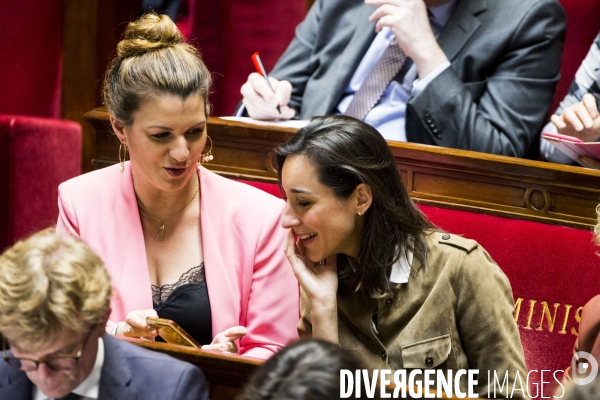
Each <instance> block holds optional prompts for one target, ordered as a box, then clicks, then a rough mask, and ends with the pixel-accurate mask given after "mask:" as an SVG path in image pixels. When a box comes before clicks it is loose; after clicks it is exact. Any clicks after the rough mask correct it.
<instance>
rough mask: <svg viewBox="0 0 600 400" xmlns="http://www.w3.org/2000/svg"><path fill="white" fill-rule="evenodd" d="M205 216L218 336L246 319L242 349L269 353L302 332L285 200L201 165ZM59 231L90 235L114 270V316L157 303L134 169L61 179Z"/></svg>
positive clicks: (202, 212)
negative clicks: (287, 247)
mask: <svg viewBox="0 0 600 400" xmlns="http://www.w3.org/2000/svg"><path fill="white" fill-rule="evenodd" d="M198 174H199V177H200V188H201V189H200V190H201V197H200V215H201V218H200V220H201V221H200V223H201V229H202V248H203V252H204V265H205V277H206V284H207V287H208V296H209V299H210V305H211V318H212V332H213V337H214V336H215V335H216V334H217V333H219V332H222V331H224V330H225V329H227V328H230V327H232V326H236V325H242V326H245V327H246V328H247V329H248V334H247V335H246V336H244V337H243V338H242V339H241V340H240V344H239V351H240V354H247V355H250V356H253V357H258V358H268V357H269V356H270V355H272V354H273V353H274V352H276V351H277V350H278V349H279V348H281V347H282V346H284V345H286V344H287V343H288V342H289V341H291V340H293V339H294V338H296V337H297V333H296V329H295V326H296V323H297V321H298V315H299V313H298V310H299V305H298V303H299V294H298V282H297V281H296V278H295V277H294V274H293V271H292V268H291V267H290V265H289V262H288V261H287V259H286V257H285V254H284V252H283V248H284V243H285V234H286V232H285V230H284V229H283V228H282V227H281V223H280V220H281V214H282V211H283V207H284V202H283V201H282V200H281V199H277V198H275V197H274V196H271V195H269V194H267V193H264V192H262V191H260V190H258V189H255V188H253V187H251V186H249V185H245V184H243V183H239V182H235V181H232V180H230V179H226V178H223V177H220V176H218V175H216V174H214V173H212V172H210V171H208V170H207V169H205V168H199V169H198ZM58 191H59V196H58V197H59V201H58V206H59V217H58V223H57V227H56V230H57V233H58V234H66V233H69V234H71V235H74V236H78V237H80V238H81V239H83V240H84V241H85V242H87V243H88V244H89V245H90V247H91V248H92V249H93V250H94V251H95V252H96V253H97V254H98V255H99V256H100V257H101V258H102V260H103V261H104V263H105V265H106V268H107V269H108V271H109V273H110V274H111V276H112V283H113V287H114V289H115V295H114V296H113V300H112V303H111V307H112V314H111V317H110V319H111V320H112V321H123V320H124V319H125V317H126V315H127V313H129V312H130V311H134V310H142V309H150V308H152V292H151V286H150V275H149V273H148V261H147V259H146V247H145V243H144V235H143V232H142V225H141V222H140V217H139V211H138V206H137V202H136V196H135V191H134V188H133V181H132V177H131V169H130V166H129V163H125V174H121V173H120V172H119V167H118V166H117V165H115V166H110V167H107V168H104V169H101V170H98V171H93V172H90V173H88V174H84V175H81V176H79V177H76V178H74V179H71V180H69V181H67V182H64V183H62V184H61V185H60V186H59V189H58Z"/></svg>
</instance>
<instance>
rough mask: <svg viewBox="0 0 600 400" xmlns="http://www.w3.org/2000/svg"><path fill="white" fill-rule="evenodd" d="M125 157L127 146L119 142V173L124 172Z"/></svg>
mask: <svg viewBox="0 0 600 400" xmlns="http://www.w3.org/2000/svg"><path fill="white" fill-rule="evenodd" d="M126 159H127V146H126V145H124V144H123V143H121V144H119V166H120V167H121V173H122V174H124V173H125V160H126Z"/></svg>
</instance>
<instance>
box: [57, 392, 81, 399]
mask: <svg viewBox="0 0 600 400" xmlns="http://www.w3.org/2000/svg"><path fill="white" fill-rule="evenodd" d="M81 399H83V396H80V395H78V394H75V393H69V394H68V395H66V396H65V397H61V398H60V399H56V400H81Z"/></svg>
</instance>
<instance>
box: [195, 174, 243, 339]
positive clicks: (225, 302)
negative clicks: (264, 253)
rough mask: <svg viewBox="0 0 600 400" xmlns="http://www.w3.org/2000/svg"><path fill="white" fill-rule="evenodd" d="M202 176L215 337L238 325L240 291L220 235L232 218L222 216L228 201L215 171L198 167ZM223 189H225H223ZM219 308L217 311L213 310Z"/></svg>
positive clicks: (206, 260)
mask: <svg viewBox="0 0 600 400" xmlns="http://www.w3.org/2000/svg"><path fill="white" fill-rule="evenodd" d="M198 175H199V176H200V187H201V189H200V190H201V197H200V225H201V229H202V250H203V253H204V265H205V277H206V285H207V288H208V298H209V299H210V304H211V310H213V312H211V320H212V333H213V337H214V336H215V335H216V334H217V333H219V332H222V331H224V330H225V329H227V328H230V327H232V326H236V325H239V316H240V294H239V290H238V289H237V284H236V281H235V279H236V278H237V275H236V271H235V266H234V265H233V262H234V260H233V258H232V257H231V255H227V254H221V252H220V248H221V246H219V239H218V238H219V237H220V235H219V234H218V233H219V232H220V230H221V229H227V227H226V225H227V224H228V223H231V221H223V220H222V219H221V218H220V213H219V203H220V202H221V201H226V200H225V199H223V197H222V196H221V193H220V189H219V187H218V185H215V182H214V178H212V176H211V175H212V174H211V173H210V172H208V171H207V170H206V169H204V168H198ZM221 190H222V189H221ZM214 310H218V312H214Z"/></svg>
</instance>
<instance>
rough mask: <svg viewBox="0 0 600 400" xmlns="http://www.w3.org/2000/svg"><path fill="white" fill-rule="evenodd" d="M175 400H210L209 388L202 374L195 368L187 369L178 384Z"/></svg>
mask: <svg viewBox="0 0 600 400" xmlns="http://www.w3.org/2000/svg"><path fill="white" fill-rule="evenodd" d="M173 399H178V400H208V399H209V396H208V388H207V387H206V381H205V380H204V375H203V374H202V372H201V371H200V370H199V369H198V368H196V367H193V366H189V367H188V368H186V369H185V370H184V371H183V373H182V374H181V377H180V379H179V382H178V384H177V389H176V390H175V393H174V396H173Z"/></svg>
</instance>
